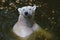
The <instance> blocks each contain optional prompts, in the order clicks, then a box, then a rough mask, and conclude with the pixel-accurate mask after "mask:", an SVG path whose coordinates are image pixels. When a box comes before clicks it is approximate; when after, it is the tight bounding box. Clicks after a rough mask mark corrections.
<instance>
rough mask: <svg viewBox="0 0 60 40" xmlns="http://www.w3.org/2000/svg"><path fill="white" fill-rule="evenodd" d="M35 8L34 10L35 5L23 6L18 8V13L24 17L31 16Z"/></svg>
mask: <svg viewBox="0 0 60 40" xmlns="http://www.w3.org/2000/svg"><path fill="white" fill-rule="evenodd" d="M35 10H36V6H24V7H22V8H18V12H19V14H20V15H22V16H25V17H28V16H30V17H31V16H33V15H34V12H35Z"/></svg>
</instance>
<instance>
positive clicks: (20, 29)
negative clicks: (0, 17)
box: [13, 6, 39, 38]
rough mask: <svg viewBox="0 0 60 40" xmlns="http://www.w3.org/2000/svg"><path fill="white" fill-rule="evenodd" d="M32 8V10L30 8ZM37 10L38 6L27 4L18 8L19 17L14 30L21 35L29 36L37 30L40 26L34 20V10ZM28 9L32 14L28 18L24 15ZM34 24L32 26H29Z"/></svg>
mask: <svg viewBox="0 0 60 40" xmlns="http://www.w3.org/2000/svg"><path fill="white" fill-rule="evenodd" d="M29 9H31V10H29ZM35 10H36V6H25V7H22V8H18V11H19V14H20V15H19V18H18V21H17V22H16V24H15V25H14V26H13V32H14V33H15V34H16V35H17V36H19V37H23V38H25V37H29V36H30V35H31V34H32V33H33V32H34V31H36V30H37V29H38V28H39V26H38V24H37V23H35V21H34V12H35ZM25 11H27V12H28V13H29V14H31V15H32V17H31V18H27V17H25V15H24V12H25ZM29 26H32V27H29Z"/></svg>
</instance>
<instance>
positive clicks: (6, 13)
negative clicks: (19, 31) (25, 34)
mask: <svg viewBox="0 0 60 40" xmlns="http://www.w3.org/2000/svg"><path fill="white" fill-rule="evenodd" d="M34 4H36V5H38V6H39V5H40V7H38V8H37V9H36V15H35V20H36V22H37V23H38V24H39V25H40V26H41V27H42V28H43V29H46V28H47V29H48V31H51V32H52V33H53V34H54V36H55V37H54V38H53V40H60V1H59V0H35V1H34V0H33V1H31V0H28V1H24V0H20V1H16V0H6V1H5V0H4V1H2V0H0V40H15V39H14V38H13V37H12V36H10V34H11V33H10V31H11V29H12V28H13V25H14V24H15V23H16V21H17V19H18V16H19V14H18V11H17V8H19V7H22V6H25V5H34Z"/></svg>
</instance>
